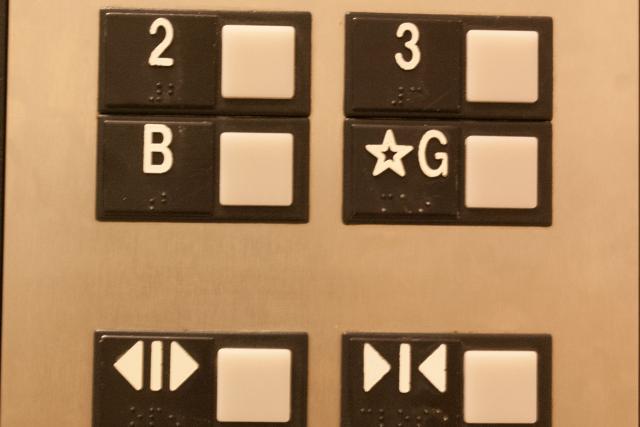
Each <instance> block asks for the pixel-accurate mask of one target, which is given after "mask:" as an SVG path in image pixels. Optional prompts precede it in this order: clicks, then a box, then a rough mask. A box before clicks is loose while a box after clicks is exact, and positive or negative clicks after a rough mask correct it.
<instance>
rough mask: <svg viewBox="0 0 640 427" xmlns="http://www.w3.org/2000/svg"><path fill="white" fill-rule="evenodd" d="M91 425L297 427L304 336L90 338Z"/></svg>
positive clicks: (302, 414)
mask: <svg viewBox="0 0 640 427" xmlns="http://www.w3.org/2000/svg"><path fill="white" fill-rule="evenodd" d="M94 345H95V350H94V351H95V363H94V407H93V427H114V426H158V427H165V426H167V427H180V426H193V427H205V426H219V427H224V426H233V425H240V424H238V423H242V424H241V425H242V426H243V427H258V426H262V427H276V426H281V427H304V426H306V404H307V398H306V396H307V336H306V335H305V334H293V333H286V334H275V333H265V334H208V333H207V334H205V333H198V334H185V333H178V334H172V333H158V334H155V333H135V332H131V333H127V332H97V333H96V334H95V344H94Z"/></svg>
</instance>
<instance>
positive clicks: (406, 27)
mask: <svg viewBox="0 0 640 427" xmlns="http://www.w3.org/2000/svg"><path fill="white" fill-rule="evenodd" d="M407 32H408V33H409V34H411V38H410V39H409V41H408V42H406V43H405V44H404V46H405V47H406V48H407V49H409V51H410V52H411V58H410V59H409V60H408V61H407V60H406V59H404V55H403V54H402V53H396V63H397V64H398V66H399V67H400V68H402V69H403V70H405V71H411V70H413V69H415V68H416V67H417V66H418V64H420V57H421V55H420V48H419V47H418V41H419V40H420V30H418V27H417V26H416V24H413V23H411V22H405V23H403V24H400V26H399V27H398V31H396V37H397V38H399V39H401V38H402V37H404V35H405V34H406V33H407Z"/></svg>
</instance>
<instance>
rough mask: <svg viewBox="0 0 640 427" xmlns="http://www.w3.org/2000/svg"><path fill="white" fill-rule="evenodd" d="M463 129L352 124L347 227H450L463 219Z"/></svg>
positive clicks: (348, 143) (349, 126) (346, 184)
mask: <svg viewBox="0 0 640 427" xmlns="http://www.w3.org/2000/svg"><path fill="white" fill-rule="evenodd" d="M460 141H461V130H460V128H459V126H453V125H451V124H449V125H447V124H443V123H442V122H440V123H437V122H436V123H434V124H433V126H431V125H430V124H429V123H420V124H407V122H406V121H405V122H392V121H382V122H381V121H375V122H367V121H359V120H347V122H346V124H345V164H344V170H345V178H344V187H345V188H344V212H343V215H344V222H345V223H347V224H358V223H381V224H387V223H391V224H394V223H399V224H403V223H409V224H410V223H440V222H442V223H450V222H451V221H452V220H455V219H456V218H457V215H458V207H459V192H458V173H457V171H458V157H459V154H458V153H459V152H460V147H459V145H460Z"/></svg>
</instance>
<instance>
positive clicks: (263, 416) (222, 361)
mask: <svg viewBox="0 0 640 427" xmlns="http://www.w3.org/2000/svg"><path fill="white" fill-rule="evenodd" d="M217 365H218V366H217V378H218V379H217V410H216V418H217V420H218V421H219V422H245V423H248V422H264V423H267V422H269V423H286V422H288V421H289V419H290V418H291V350H287V349H268V348H223V349H220V350H219V351H218V363H217Z"/></svg>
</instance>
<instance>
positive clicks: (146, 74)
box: [100, 10, 218, 113]
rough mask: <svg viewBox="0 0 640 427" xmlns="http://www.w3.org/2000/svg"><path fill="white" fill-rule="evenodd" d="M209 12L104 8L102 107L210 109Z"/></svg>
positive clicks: (213, 23) (213, 25)
mask: <svg viewBox="0 0 640 427" xmlns="http://www.w3.org/2000/svg"><path fill="white" fill-rule="evenodd" d="M217 24H218V18H217V16H216V15H215V14H210V13H200V12H199V13H176V12H141V11H136V12H125V11H115V10H108V11H104V12H102V26H101V38H102V43H101V45H102V51H101V56H102V60H101V72H100V80H101V81H100V110H101V111H102V112H120V113H122V112H148V111H162V112H169V113H182V112H185V113H188V112H192V113H198V112H200V113H207V112H213V110H214V106H215V103H216V81H217V79H216V75H217V67H216V58H215V52H216V50H215V47H216V44H217V35H216V30H217V28H218V25H217Z"/></svg>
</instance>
